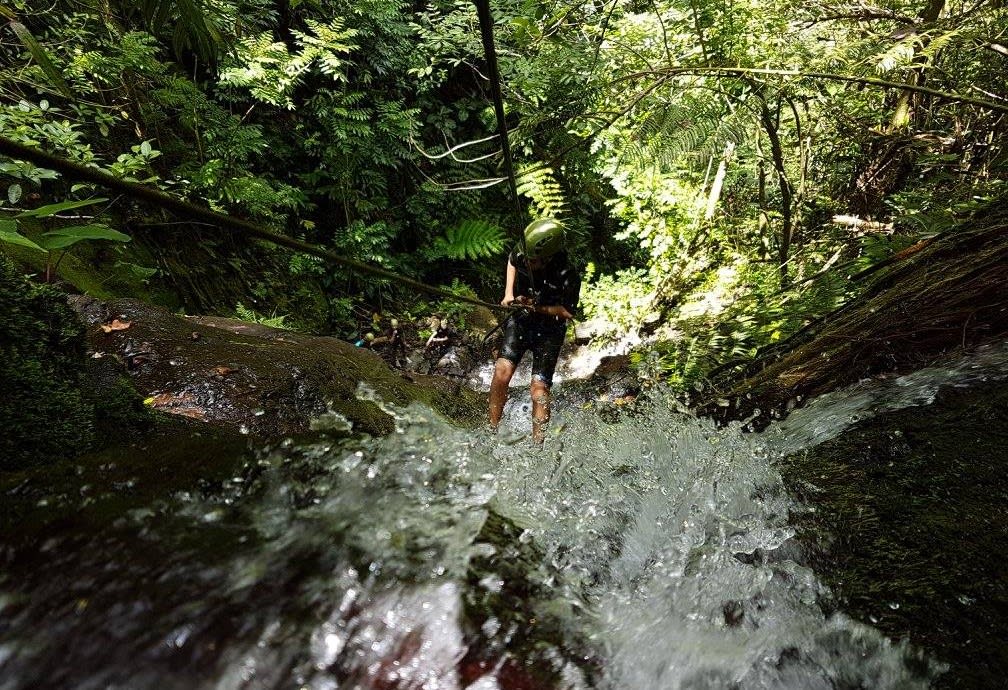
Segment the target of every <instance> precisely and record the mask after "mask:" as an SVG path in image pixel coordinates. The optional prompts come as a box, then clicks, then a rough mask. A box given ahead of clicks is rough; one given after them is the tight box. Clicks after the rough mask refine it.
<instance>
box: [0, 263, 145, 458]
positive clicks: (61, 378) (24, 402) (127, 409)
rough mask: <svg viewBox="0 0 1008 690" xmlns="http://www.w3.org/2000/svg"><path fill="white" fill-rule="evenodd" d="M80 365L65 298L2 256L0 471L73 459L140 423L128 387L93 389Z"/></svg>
mask: <svg viewBox="0 0 1008 690" xmlns="http://www.w3.org/2000/svg"><path fill="white" fill-rule="evenodd" d="M86 361H87V360H86V356H85V341H84V330H83V327H82V325H81V324H80V322H79V321H78V319H77V317H76V315H75V314H74V313H73V311H72V310H71V309H70V307H69V306H67V303H66V298H65V296H64V295H63V294H62V293H61V292H59V291H58V290H56V289H55V288H52V287H51V286H48V285H34V284H32V283H30V282H29V281H27V280H26V279H25V278H24V277H23V276H21V275H20V273H19V272H18V271H17V270H16V269H15V268H14V267H13V265H12V264H11V263H10V261H8V260H6V259H5V258H0V387H2V389H3V391H4V395H3V396H0V419H2V420H3V431H2V433H0V470H12V469H18V468H23V467H28V466H32V465H40V464H46V463H49V462H52V461H54V460H57V459H60V458H65V457H71V456H73V455H77V454H78V453H81V452H84V451H86V450H89V449H90V448H92V447H93V445H94V443H95V440H96V438H98V437H99V435H100V436H101V437H102V438H105V437H107V434H108V430H109V429H111V428H115V427H117V426H121V425H123V424H125V425H127V426H131V427H132V426H135V425H137V424H139V423H141V421H142V420H143V419H144V415H145V414H146V413H145V411H144V410H143V409H142V405H141V406H140V408H139V409H138V408H137V406H138V405H139V401H138V400H137V396H136V394H135V393H134V392H133V390H132V388H130V387H129V386H128V383H125V382H123V381H118V380H116V381H114V382H113V383H112V384H111V385H97V384H98V383H99V382H100V381H99V379H98V378H96V377H95V376H94V375H93V374H92V372H90V371H89V369H88V367H87V365H86ZM99 431H100V432H101V433H100V434H99V433H98V432H99Z"/></svg>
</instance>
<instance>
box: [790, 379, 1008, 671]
mask: <svg viewBox="0 0 1008 690" xmlns="http://www.w3.org/2000/svg"><path fill="white" fill-rule="evenodd" d="M781 469H782V472H783V473H784V475H785V479H786V481H787V482H788V483H789V484H790V485H791V488H792V489H793V490H794V491H795V493H797V494H798V495H800V496H801V497H802V498H803V499H804V501H805V502H806V504H807V505H808V506H809V507H810V510H809V511H808V512H804V513H802V514H798V515H794V516H792V519H793V521H794V522H795V523H796V524H797V526H798V527H799V530H800V532H799V534H800V537H801V539H802V541H804V542H806V543H807V544H809V545H811V546H812V547H813V549H811V551H812V552H813V553H815V552H818V553H819V554H820V555H821V557H822V562H821V564H820V567H817V568H816V569H817V571H818V572H820V573H822V574H823V576H824V578H825V579H826V580H827V584H829V585H830V586H831V587H832V588H833V590H834V591H835V592H836V594H837V595H838V597H839V599H840V605H841V607H842V608H843V609H844V610H846V611H848V612H849V613H851V614H852V615H856V616H858V617H860V618H861V619H862V620H864V621H865V622H868V623H871V624H873V625H875V626H877V627H879V628H880V629H881V630H882V631H883V632H884V633H886V634H887V635H889V636H891V637H893V638H896V639H899V638H909V639H910V640H911V641H912V642H913V643H914V644H916V645H919V646H920V647H922V648H924V649H925V650H927V652H928V653H929V654H930V655H933V656H934V657H935V658H938V659H941V660H943V661H945V662H947V663H949V664H950V666H951V668H950V669H949V671H948V672H947V673H945V674H943V675H942V676H941V677H940V678H939V680H938V682H937V684H936V687H943V688H944V687H947V688H993V687H1002V686H1003V683H1004V679H1005V677H1008V647H1006V646H1005V642H1004V641H1005V640H1006V639H1008V574H1006V573H1008V571H1006V569H1005V562H1006V560H1005V559H1006V557H1005V554H1006V553H1008V523H1006V521H1005V515H1006V506H1008V478H1006V469H1008V387H1005V385H1004V384H1003V383H998V384H989V385H987V386H986V387H980V388H978V389H975V390H970V391H962V390H945V391H943V392H942V393H941V394H939V398H938V400H937V402H935V403H934V404H933V405H930V406H927V407H916V408H909V409H905V410H901V411H897V412H889V413H886V414H884V415H880V416H878V417H875V418H873V419H870V420H867V421H865V422H862V423H860V424H859V425H858V426H856V427H854V428H852V429H851V430H849V431H847V432H846V433H844V434H843V435H842V436H840V437H839V438H837V439H834V440H832V441H829V442H827V443H824V444H822V445H820V446H818V447H816V448H815V449H813V450H811V451H808V452H806V453H802V454H799V455H798V456H794V457H791V458H789V460H788V461H787V462H786V463H785V464H784V466H783V467H782V468H781Z"/></svg>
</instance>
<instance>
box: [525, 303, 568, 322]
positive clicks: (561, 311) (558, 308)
mask: <svg viewBox="0 0 1008 690" xmlns="http://www.w3.org/2000/svg"><path fill="white" fill-rule="evenodd" d="M532 311H534V312H535V313H537V314H544V315H546V316H556V317H558V318H561V319H573V318H574V315H573V314H571V313H570V311H568V310H567V307H565V306H563V305H562V304H538V305H536V306H535V307H533V308H532Z"/></svg>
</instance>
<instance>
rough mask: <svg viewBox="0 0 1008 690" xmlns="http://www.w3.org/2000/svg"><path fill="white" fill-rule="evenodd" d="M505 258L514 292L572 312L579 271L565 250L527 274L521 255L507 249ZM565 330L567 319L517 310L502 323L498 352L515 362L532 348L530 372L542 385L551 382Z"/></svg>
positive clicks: (578, 291)
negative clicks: (512, 271)
mask: <svg viewBox="0 0 1008 690" xmlns="http://www.w3.org/2000/svg"><path fill="white" fill-rule="evenodd" d="M508 261H510V262H511V265H512V266H514V267H515V270H516V275H515V284H514V296H515V297H516V298H517V297H528V298H530V299H533V300H535V303H536V304H540V305H555V304H559V305H562V306H564V307H566V309H567V311H569V312H571V313H572V314H573V313H575V312H574V310H575V309H577V306H578V302H579V300H580V295H581V274H580V273H579V272H578V271H577V270H576V269H574V267H573V266H571V265H570V259H569V257H568V256H567V252H559V253H557V254H554V255H553V256H552V257H550V259H549V260H548V261H547V262H546V263H545V264H544V265H543V266H542V268H539V269H537V270H535V271H533V273H532V276H531V278H530V276H529V270H528V263H527V262H526V261H525V256H524V255H523V254H521V253H520V252H518V251H514V252H511V256H510V257H508ZM566 333H567V320H566V319H563V318H561V317H559V316H548V315H546V314H535V313H532V312H524V311H522V312H517V313H515V314H512V315H511V316H510V318H508V321H507V325H506V326H505V327H504V344H503V345H502V346H501V352H500V356H501V357H504V358H506V359H509V360H511V361H512V362H514V363H515V364H516V365H517V364H518V363H519V362H520V361H521V358H522V357H523V356H524V355H525V353H526V352H528V351H530V350H531V351H532V376H533V378H538V379H539V380H540V381H543V382H544V383H545V384H546V385H548V386H549V385H552V384H553V370H554V369H555V368H556V363H557V358H558V357H559V356H560V347H561V346H562V345H563V341H564V336H565V335H566Z"/></svg>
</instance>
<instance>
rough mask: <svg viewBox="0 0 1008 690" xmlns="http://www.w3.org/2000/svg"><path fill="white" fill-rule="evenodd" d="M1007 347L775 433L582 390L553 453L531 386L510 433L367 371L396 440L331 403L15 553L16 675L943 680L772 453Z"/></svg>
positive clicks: (13, 684) (53, 682)
mask: <svg viewBox="0 0 1008 690" xmlns="http://www.w3.org/2000/svg"><path fill="white" fill-rule="evenodd" d="M1005 353H1006V350H1005V349H1004V348H1000V349H997V348H992V349H990V350H985V351H982V352H980V353H978V354H977V356H975V357H974V358H972V359H969V360H963V362H961V363H960V364H959V365H956V366H953V367H949V368H946V369H941V370H938V369H935V370H925V371H923V372H918V373H916V374H913V375H910V376H908V377H902V378H898V379H891V380H887V381H874V382H871V383H865V384H862V385H859V386H857V387H855V388H853V389H851V390H848V391H845V392H841V393H838V394H834V395H831V396H824V397H823V398H821V399H819V400H817V401H814V402H813V403H812V404H811V405H809V406H808V408H806V409H804V410H800V411H798V412H796V413H795V414H794V415H792V417H790V418H789V419H788V420H787V421H785V422H784V423H780V424H777V425H775V426H773V427H771V428H770V429H768V430H767V431H766V432H764V433H761V434H744V433H742V431H741V428H740V426H739V425H730V426H727V427H724V428H716V427H715V426H713V425H712V424H711V423H709V422H707V421H705V420H698V419H695V418H693V417H691V416H689V415H687V414H684V413H682V412H681V411H679V410H678V409H677V408H676V406H675V403H674V402H673V400H672V398H671V397H670V396H666V395H664V394H662V393H661V392H659V391H655V392H652V393H651V394H650V395H649V396H648V400H647V401H646V402H641V403H640V404H639V405H638V406H636V408H635V409H634V410H633V411H626V410H624V411H621V412H618V413H616V414H615V415H613V416H608V417H606V419H603V418H602V417H601V416H599V415H598V414H596V413H595V412H591V411H587V412H586V411H581V410H577V409H574V408H573V407H571V406H567V405H565V403H564V400H563V395H562V388H561V393H560V395H559V396H558V398H559V399H558V401H557V404H556V412H555V414H554V419H553V422H552V426H551V428H550V430H549V433H548V435H547V441H546V444H545V445H544V446H543V447H542V448H536V447H534V446H531V445H529V444H528V443H527V442H526V441H525V439H524V435H525V427H524V426H523V425H527V411H526V410H523V409H522V408H521V403H520V401H519V402H516V403H515V404H513V405H512V406H511V409H512V412H511V414H510V416H509V417H508V418H507V420H506V422H505V424H506V427H507V428H505V429H503V430H502V432H501V434H500V435H497V436H493V435H490V434H488V433H485V432H475V433H473V432H468V431H463V430H459V429H457V428H454V427H453V426H451V425H449V424H447V423H446V422H444V421H443V420H440V419H439V418H437V416H436V415H435V414H434V413H432V412H430V411H429V410H427V409H425V408H423V407H420V406H411V407H409V408H406V409H399V408H394V407H391V406H388V405H385V404H384V403H383V402H382V401H380V400H377V399H376V398H375V397H374V396H373V395H372V394H370V393H369V392H368V391H366V390H362V391H361V396H362V397H363V398H365V399H370V400H372V401H374V402H376V403H378V404H379V405H381V406H382V407H383V408H384V409H385V410H386V411H388V412H389V413H391V414H392V415H393V416H394V417H395V419H396V432H395V433H393V434H391V435H389V436H387V437H384V438H377V439H373V438H361V437H354V436H347V435H346V425H345V424H342V423H331V422H332V421H333V420H328V421H326V420H320V423H319V424H318V425H316V426H317V427H318V428H320V429H330V430H331V431H332V432H333V435H332V436H331V437H327V436H325V435H320V436H318V437H316V438H315V439H314V440H311V441H303V442H299V443H294V442H286V443H284V444H281V445H280V446H278V447H274V448H266V449H262V450H261V451H260V452H258V453H256V454H255V456H254V458H252V459H251V460H246V461H245V462H243V463H241V464H240V466H239V467H238V468H237V469H236V471H235V473H234V476H232V477H231V478H230V479H228V480H227V481H225V482H223V484H222V485H221V486H219V487H215V488H212V489H208V490H205V491H201V492H192V493H190V492H180V493H177V494H175V495H172V496H165V497H163V498H161V499H159V500H157V501H154V502H153V503H152V504H151V505H148V506H144V507H142V508H139V509H136V508H133V509H130V510H128V511H126V512H123V513H121V514H115V507H114V502H113V501H112V500H111V499H109V509H108V511H109V512H110V513H111V514H110V515H109V517H108V520H107V522H105V523H101V524H94V523H87V522H85V523H83V524H81V525H79V526H71V527H68V526H67V525H65V524H59V525H55V526H52V527H51V534H49V535H48V536H47V535H43V536H42V538H40V539H39V540H38V542H37V543H33V544H31V545H27V546H26V545H20V546H17V547H14V546H9V547H5V548H4V550H3V551H2V552H0V556H3V563H4V571H3V573H0V690H22V689H23V690H27V689H28V688H36V687H45V688H81V689H85V688H86V689H90V688H102V689H106V690H107V689H113V690H117V689H120V688H122V689H125V688H147V687H158V688H159V689H161V690H175V689H176V688H178V689H179V690H181V689H183V688H185V689H186V690H203V689H206V690H211V689H212V690H252V689H259V688H262V689H267V688H277V689H279V688H308V689H309V690H335V689H336V688H429V689H432V690H433V689H446V690H449V689H455V688H476V689H477V690H493V689H495V688H501V689H506V688H512V687H513V688H521V687H558V688H559V687H567V688H612V689H614V690H615V689H617V688H618V689H620V690H628V689H630V690H636V689H640V690H653V689H655V688H669V689H678V688H740V689H748V688H796V689H797V688H801V689H807V688H835V687H871V688H924V687H928V685H929V684H930V682H931V681H932V680H933V679H934V678H935V677H936V676H937V674H939V673H940V672H941V670H942V666H941V665H940V664H938V663H936V662H934V661H931V660H929V659H927V658H926V657H925V656H924V655H923V654H922V653H921V652H920V651H919V650H915V649H913V648H911V647H909V646H907V645H906V644H904V643H894V642H891V641H889V640H887V639H886V638H885V637H884V636H882V635H881V634H880V633H879V632H878V631H877V630H875V629H874V628H872V627H869V626H866V625H863V624H861V623H858V622H856V621H853V620H851V619H850V618H849V617H847V616H846V615H844V613H843V612H842V611H840V610H838V609H837V605H836V602H835V601H834V600H833V597H832V595H831V593H830V591H829V590H828V588H827V587H825V586H824V585H823V584H822V583H821V582H820V578H819V577H817V575H816V573H815V572H814V571H812V570H811V569H809V568H808V567H806V566H805V565H803V564H802V563H803V560H804V559H803V558H802V554H801V551H800V549H799V548H798V547H797V545H796V544H795V541H794V539H793V536H794V534H793V530H792V528H791V527H790V526H789V525H788V513H789V511H790V510H792V509H793V508H794V507H795V504H794V501H793V499H792V498H791V497H790V496H789V495H788V494H787V492H786V491H785V489H784V486H783V483H782V479H781V476H780V474H779V473H778V471H777V470H776V469H775V462H776V461H778V460H779V459H780V458H781V457H783V456H784V455H785V454H787V453H791V452H794V451H795V450H796V449H800V448H803V447H808V446H810V445H814V444H816V443H819V442H822V441H824V440H826V439H827V438H830V437H832V436H834V435H836V434H837V433H839V432H840V431H842V429H844V428H846V426H849V425H850V424H852V423H854V422H855V421H857V419H858V418H860V417H861V416H863V415H866V414H874V412H876V411H878V410H880V409H891V408H893V407H899V406H908V405H918V404H923V403H926V402H927V401H928V400H929V399H931V398H933V396H934V394H935V391H937V389H938V388H939V387H940V386H942V385H966V384H967V383H968V382H969V381H970V380H982V379H983V378H984V377H994V378H997V377H1004V376H1006V375H1008V364H1006V363H1008V356H1005ZM337 421H339V420H337ZM199 461H200V459H199V458H194V459H193V462H199ZM82 493H83V492H82ZM88 499H90V497H86V498H82V499H81V508H82V509H83V507H84V506H85V505H87V504H86V503H85V501H86V500H88ZM90 500H92V501H93V499H90Z"/></svg>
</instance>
